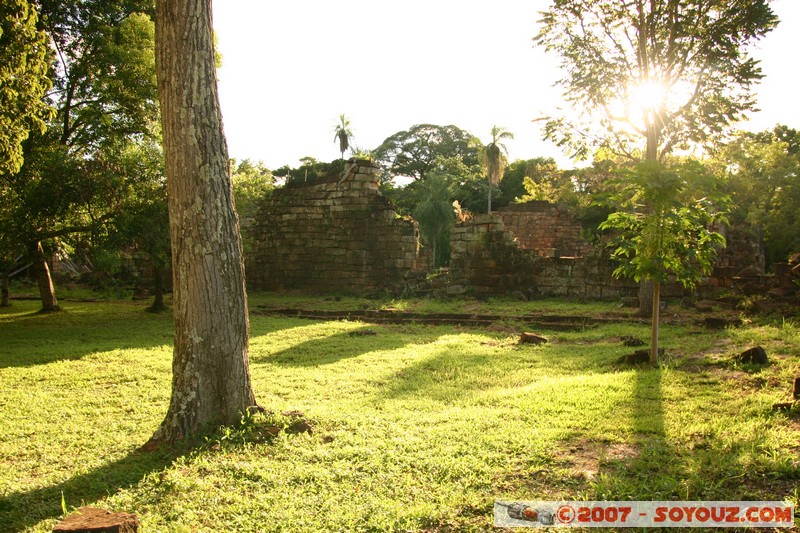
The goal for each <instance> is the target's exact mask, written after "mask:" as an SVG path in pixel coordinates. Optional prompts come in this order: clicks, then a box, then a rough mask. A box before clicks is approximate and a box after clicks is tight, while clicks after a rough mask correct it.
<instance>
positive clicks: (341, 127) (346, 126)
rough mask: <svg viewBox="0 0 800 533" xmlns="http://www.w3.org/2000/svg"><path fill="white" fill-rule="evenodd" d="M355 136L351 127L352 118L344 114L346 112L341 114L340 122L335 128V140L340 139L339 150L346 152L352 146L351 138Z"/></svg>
mask: <svg viewBox="0 0 800 533" xmlns="http://www.w3.org/2000/svg"><path fill="white" fill-rule="evenodd" d="M352 137H353V130H351V129H350V119H348V118H347V117H346V116H344V113H342V114H341V115H339V123H338V124H337V125H336V127H335V128H334V129H333V142H336V141H337V140H338V141H339V151H340V152H341V153H342V159H344V153H345V152H346V151H347V149H348V148H350V139H351V138H352Z"/></svg>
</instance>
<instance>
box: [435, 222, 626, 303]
mask: <svg viewBox="0 0 800 533" xmlns="http://www.w3.org/2000/svg"><path fill="white" fill-rule="evenodd" d="M504 219H505V217H504V216H503V215H502V214H498V213H493V214H491V215H479V216H476V217H475V218H473V219H472V220H469V221H467V222H464V223H461V224H458V225H456V226H455V228H453V230H452V232H451V234H450V246H451V255H450V267H451V275H452V277H453V279H454V283H458V284H464V285H467V286H469V287H470V288H471V289H472V290H473V291H474V293H475V294H477V295H491V294H509V293H515V292H522V293H523V294H525V295H526V296H535V297H547V296H566V297H574V298H587V299H589V298H611V297H617V296H620V295H622V294H630V293H631V292H632V293H634V294H635V291H636V285H635V284H633V283H630V282H627V281H625V280H622V281H620V280H616V279H614V278H613V277H612V276H611V272H612V270H613V266H612V265H611V263H610V262H609V261H608V260H607V259H606V258H605V257H604V256H603V255H602V254H600V253H599V252H597V251H595V252H594V253H590V254H588V255H585V256H583V257H552V256H550V257H544V256H543V255H542V254H540V253H539V250H537V249H524V248H523V247H522V246H520V243H519V241H518V240H517V239H516V238H515V237H516V236H515V235H514V233H512V232H511V231H509V230H508V229H507V228H506V226H505V223H504Z"/></svg>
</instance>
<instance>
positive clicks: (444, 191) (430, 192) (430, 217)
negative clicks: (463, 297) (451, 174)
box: [414, 172, 455, 269]
mask: <svg viewBox="0 0 800 533" xmlns="http://www.w3.org/2000/svg"><path fill="white" fill-rule="evenodd" d="M420 185H421V187H422V191H421V192H422V196H421V200H422V201H421V202H420V203H419V205H417V208H416V209H415V210H414V218H415V219H416V220H417V222H419V230H420V232H421V233H422V235H423V236H424V237H425V239H426V240H427V241H428V242H429V243H430V245H431V251H432V255H433V268H434V269H435V268H438V266H439V264H440V263H441V261H440V256H442V255H443V251H442V249H441V247H440V246H439V244H440V243H441V241H442V239H443V237H444V236H445V230H447V229H448V228H449V227H450V226H452V224H453V222H454V221H455V213H454V212H453V204H452V193H451V191H450V185H449V184H448V183H447V177H446V176H445V175H443V174H440V173H437V172H432V173H431V174H429V175H428V176H427V177H426V178H425V179H424V180H423V181H422V182H421V183H420Z"/></svg>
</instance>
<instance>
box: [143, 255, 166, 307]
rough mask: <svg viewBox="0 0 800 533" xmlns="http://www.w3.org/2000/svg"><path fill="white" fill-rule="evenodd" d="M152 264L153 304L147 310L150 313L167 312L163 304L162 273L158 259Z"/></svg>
mask: <svg viewBox="0 0 800 533" xmlns="http://www.w3.org/2000/svg"><path fill="white" fill-rule="evenodd" d="M153 263H154V266H153V277H154V278H155V279H154V283H153V285H154V287H153V292H154V293H155V294H154V295H153V304H152V305H151V306H150V307H148V308H147V310H148V311H150V312H151V313H161V312H163V311H166V310H167V305H166V304H165V303H164V272H163V271H162V269H161V265H160V264H159V260H158V259H155V260H154V261H153Z"/></svg>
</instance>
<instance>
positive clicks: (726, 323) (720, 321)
mask: <svg viewBox="0 0 800 533" xmlns="http://www.w3.org/2000/svg"><path fill="white" fill-rule="evenodd" d="M703 323H704V324H705V325H706V327H707V328H711V329H725V328H733V327H737V326H741V325H742V321H741V320H740V319H738V318H725V317H721V316H707V317H705V319H704V320H703Z"/></svg>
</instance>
